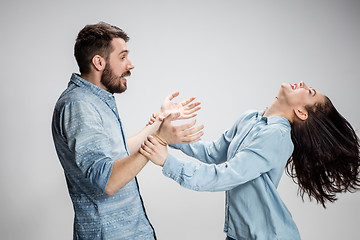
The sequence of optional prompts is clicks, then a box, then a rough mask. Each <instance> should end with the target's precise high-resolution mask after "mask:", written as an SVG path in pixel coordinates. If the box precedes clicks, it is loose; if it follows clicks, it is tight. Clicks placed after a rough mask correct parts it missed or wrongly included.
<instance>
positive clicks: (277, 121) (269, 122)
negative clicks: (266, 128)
mask: <svg viewBox="0 0 360 240" xmlns="http://www.w3.org/2000/svg"><path fill="white" fill-rule="evenodd" d="M265 110H266V109H265ZM265 110H262V111H259V112H258V113H257V115H256V119H257V120H258V121H261V120H263V121H264V122H265V123H266V124H267V125H272V124H283V125H285V126H288V127H291V125H290V122H289V120H287V119H286V118H284V117H281V116H272V117H263V115H264V113H265Z"/></svg>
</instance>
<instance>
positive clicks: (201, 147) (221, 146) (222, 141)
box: [170, 112, 249, 164]
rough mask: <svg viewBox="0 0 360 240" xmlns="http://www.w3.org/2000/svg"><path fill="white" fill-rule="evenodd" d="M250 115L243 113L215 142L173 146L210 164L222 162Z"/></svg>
mask: <svg viewBox="0 0 360 240" xmlns="http://www.w3.org/2000/svg"><path fill="white" fill-rule="evenodd" d="M246 117H249V114H248V112H245V113H243V114H242V115H241V116H240V117H239V118H238V120H237V121H236V122H235V123H234V125H233V126H232V127H231V128H230V129H228V130H226V131H225V132H224V133H223V134H222V135H221V137H220V138H219V139H217V140H216V141H213V142H206V141H202V140H200V141H198V142H194V143H191V144H174V145H170V147H171V148H174V149H178V150H181V151H182V152H183V153H185V154H186V155H188V156H190V157H193V158H196V159H198V160H199V161H201V162H204V163H209V164H212V163H213V164H220V163H223V162H225V161H226V159H227V152H228V148H229V145H230V143H231V141H232V140H233V138H234V136H236V134H237V132H238V131H239V129H238V128H239V126H241V122H242V121H243V120H244V118H246Z"/></svg>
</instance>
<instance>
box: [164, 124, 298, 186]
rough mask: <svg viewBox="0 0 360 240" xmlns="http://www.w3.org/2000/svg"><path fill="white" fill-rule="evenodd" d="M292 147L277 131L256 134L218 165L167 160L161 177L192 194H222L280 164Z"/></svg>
mask: <svg viewBox="0 0 360 240" xmlns="http://www.w3.org/2000/svg"><path fill="white" fill-rule="evenodd" d="M289 149H292V143H291V141H289V139H288V135H287V134H285V133H284V132H283V131H282V130H281V129H279V128H275V127H273V128H271V127H269V128H265V129H263V130H261V131H260V132H258V133H257V134H256V135H255V136H254V137H253V139H252V140H251V142H250V144H249V145H248V146H245V147H244V148H240V149H239V150H238V151H237V153H236V154H235V155H234V157H232V158H231V159H229V160H228V161H226V162H224V163H222V164H204V163H196V162H193V161H186V162H185V161H181V160H179V159H176V158H175V157H174V156H169V157H168V159H167V160H166V162H165V164H164V167H163V174H164V175H165V176H168V177H170V178H172V179H173V180H175V181H176V182H178V183H179V184H180V185H181V186H183V187H185V188H189V189H192V190H196V191H226V190H230V189H232V188H234V187H236V186H239V185H241V184H244V183H246V182H249V181H251V180H253V179H255V178H257V177H259V176H260V175H261V174H263V173H266V172H269V171H271V169H273V168H275V167H277V165H278V164H281V163H280V161H279V160H278V159H279V156H285V155H289Z"/></svg>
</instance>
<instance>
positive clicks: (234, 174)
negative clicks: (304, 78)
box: [140, 82, 360, 240]
mask: <svg viewBox="0 0 360 240" xmlns="http://www.w3.org/2000/svg"><path fill="white" fill-rule="evenodd" d="M161 134H162V133H161V132H158V133H157V134H155V135H154V137H149V139H148V140H147V141H146V142H145V143H144V144H143V145H142V148H141V149H140V152H141V153H142V154H143V155H145V156H146V157H147V158H149V159H150V160H151V161H153V162H154V163H156V164H158V165H160V166H163V173H164V174H165V175H166V176H168V177H170V178H172V179H173V180H175V181H176V182H178V183H179V184H180V185H182V186H183V187H186V188H189V189H193V190H196V191H226V214H225V216H226V218H225V227H224V231H225V232H226V234H227V236H228V239H237V240H240V239H241V240H242V239H287V240H289V239H300V234H299V232H298V229H297V227H296V225H295V223H294V221H293V219H292V217H291V214H290V212H289V211H288V209H287V208H286V206H285V204H284V203H283V201H282V200H281V198H280V196H279V194H278V192H277V190H276V188H277V186H278V184H279V181H280V178H281V176H282V174H283V171H284V168H285V167H287V170H288V172H289V173H290V175H291V176H292V177H293V178H294V179H297V183H298V184H299V188H300V193H301V196H302V197H303V196H304V194H305V193H306V194H307V195H309V196H310V197H311V198H314V199H316V201H317V202H319V203H321V204H322V205H323V206H324V207H325V203H326V202H327V201H330V202H334V201H335V200H336V197H335V194H336V193H339V192H345V191H351V190H354V189H356V188H358V187H359V186H360V178H359V164H360V157H359V140H358V137H357V136H356V133H355V132H354V130H353V128H352V127H351V126H350V124H349V123H348V122H347V121H346V120H345V119H344V118H343V117H342V116H341V115H340V114H339V113H338V112H337V111H336V109H335V108H334V106H333V105H332V103H331V101H330V100H329V98H327V97H326V96H324V95H323V94H321V93H320V92H319V91H317V90H315V89H313V88H308V87H307V86H306V85H305V83H303V82H300V83H299V84H294V85H290V84H282V86H281V88H280V90H279V93H278V95H277V97H276V98H275V100H274V101H273V103H272V104H271V105H270V106H269V107H268V108H267V109H266V111H265V112H257V111H248V112H245V113H244V114H242V115H241V116H240V118H239V119H238V120H237V121H236V122H235V124H234V126H233V127H232V128H230V129H229V130H228V131H226V132H224V133H223V135H222V136H221V137H220V138H219V139H218V140H217V141H214V142H203V141H199V142H195V143H192V144H188V145H186V144H185V145H182V144H179V145H174V146H172V147H174V148H177V149H180V150H181V151H183V152H184V153H185V154H187V155H189V156H192V157H195V158H197V159H199V160H200V161H202V162H204V163H205V164H204V163H195V162H192V161H186V162H185V161H181V160H178V159H176V158H175V157H173V156H171V155H169V156H168V154H167V148H166V147H165V146H163V145H166V140H167V136H164V135H161ZM159 142H160V143H159Z"/></svg>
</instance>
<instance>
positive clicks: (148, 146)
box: [139, 136, 168, 167]
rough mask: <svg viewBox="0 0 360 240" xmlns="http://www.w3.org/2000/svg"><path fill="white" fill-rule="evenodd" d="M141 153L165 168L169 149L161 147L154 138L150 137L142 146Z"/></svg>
mask: <svg viewBox="0 0 360 240" xmlns="http://www.w3.org/2000/svg"><path fill="white" fill-rule="evenodd" d="M139 151H140V153H141V154H142V155H144V156H145V157H146V158H147V159H149V160H150V161H152V162H153V163H155V164H156V165H159V166H161V167H162V166H164V163H165V161H166V158H167V156H168V150H167V147H166V146H164V145H161V144H160V143H159V142H158V141H157V140H156V139H155V138H154V137H153V136H149V137H148V138H147V140H146V141H145V142H144V143H143V144H142V145H141V148H140V150H139Z"/></svg>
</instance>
